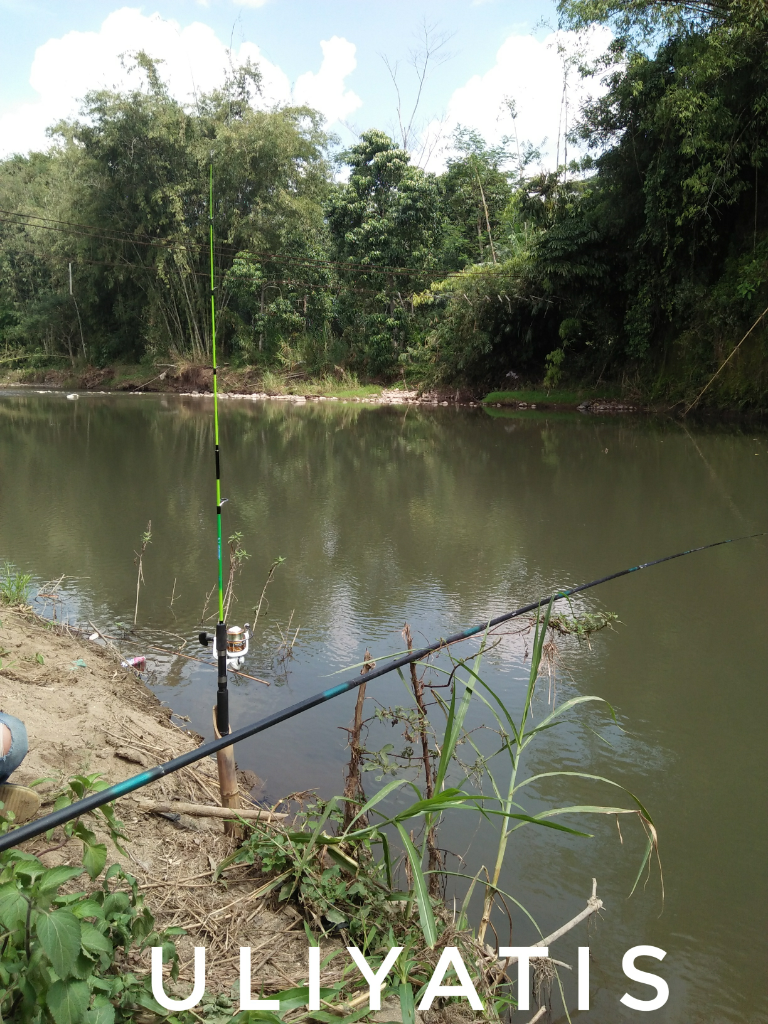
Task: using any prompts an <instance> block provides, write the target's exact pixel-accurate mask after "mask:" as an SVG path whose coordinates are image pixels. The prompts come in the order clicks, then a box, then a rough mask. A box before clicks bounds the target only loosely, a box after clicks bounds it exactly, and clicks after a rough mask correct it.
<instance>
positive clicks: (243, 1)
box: [235, 0, 267, 7]
mask: <svg viewBox="0 0 768 1024" xmlns="http://www.w3.org/2000/svg"><path fill="white" fill-rule="evenodd" d="M235 3H236V4H240V6H241V7H263V6H264V4H265V3H267V0H235Z"/></svg>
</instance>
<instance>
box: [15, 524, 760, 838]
mask: <svg viewBox="0 0 768 1024" xmlns="http://www.w3.org/2000/svg"><path fill="white" fill-rule="evenodd" d="M765 536H768V531H764V532H762V533H753V534H749V535H748V536H744V537H731V538H729V539H728V540H718V541H714V542H713V543H711V544H702V545H701V546H700V547H697V548H688V549H687V550H686V551H678V552H677V553H676V554H674V555H665V556H664V558H657V559H655V560H654V561H652V562H643V563H642V565H633V566H631V567H630V568H629V569H621V570H619V572H613V573H611V574H610V575H608V576H601V577H600V578H599V579H596V580H592V581H591V582H590V583H582V584H581V585H580V586H578V587H570V588H568V589H567V590H558V591H555V593H553V594H548V595H547V596H546V597H542V598H539V600H538V601H531V603H530V604H526V605H523V606H522V607H521V608H516V609H515V610H514V611H513V612H505V613H504V614H503V615H497V616H496V617H495V618H492V619H488V620H486V621H484V622H481V623H479V624H478V625H476V626H472V627H471V628H469V629H465V630H462V631H461V632H459V633H453V634H452V635H451V636H448V637H445V638H444V639H441V640H437V641H435V642H434V643H431V644H428V645H427V646H426V647H422V648H421V649H420V650H418V651H409V652H408V653H407V654H405V655H402V656H401V657H398V658H395V659H394V660H393V661H390V662H389V663H388V664H387V665H382V666H380V667H378V668H374V669H371V671H369V672H367V673H366V674H365V675H358V676H354V677H353V678H352V679H347V680H346V681H345V682H343V683H337V684H336V685H335V686H331V687H329V688H328V689H327V690H322V691H320V693H315V694H313V695H312V696H311V697H305V698H304V700H300V701H297V703H296V704H291V705H290V706H289V707H287V708H283V710H282V711H276V712H275V713H274V714H271V715H267V717H266V718H261V719H259V720H258V721H257V722H253V723H252V724H251V725H246V726H243V728H242V729H236V730H235V731H234V732H232V733H230V734H229V735H228V736H224V735H222V736H221V737H220V738H217V739H214V740H210V741H209V742H208V743H203V744H202V745H201V746H199V747H196V748H195V749H194V750H190V751H187V753H186V754H180V755H179V756H178V757H174V758H172V759H171V760H170V761H166V762H165V763H164V764H160V765H157V766H156V767H155V768H149V769H147V771H144V772H141V773H140V774H139V775H134V776H132V777H131V778H130V779H125V781H124V782H118V783H116V784H115V785H114V786H109V787H108V788H107V789H103V790H102V791H101V792H100V793H92V794H91V795H90V796H87V797H85V798H84V799H83V800H78V801H77V802H76V803H74V804H70V805H69V807H62V808H61V809H60V810H58V811H53V812H52V813H51V814H46V815H45V817H43V818H40V819H38V820H37V821H31V822H28V823H27V824H26V825H21V826H20V827H19V828H17V829H14V830H13V831H12V832H7V833H6V834H5V835H4V836H0V852H2V851H3V850H7V849H9V848H10V847H12V846H16V845H17V844H18V843H22V842H25V841H26V840H27V839H34V837H35V836H39V835H40V834H41V833H43V832H47V831H48V829H52V828H56V826H57V825H63V824H65V822H67V821H70V820H71V819H72V818H77V817H79V816H80V815H81V814H85V813H87V812H88V811H93V810H95V809H96V808H97V807H101V806H102V804H106V803H109V802H110V801H112V800H117V799H118V797H122V796H126V795H127V794H128V793H133V792H135V791H136V790H137V789H141V788H142V786H147V785H149V783H150V782H156V781H157V780H158V779H162V778H163V777H164V776H166V775H170V774H171V773H172V772H176V771H178V770H179V769H180V768H186V767H187V765H190V764H194V763H195V762H196V761H201V760H202V759H203V758H204V757H208V755H209V754H218V753H219V752H220V751H222V750H223V749H224V748H225V747H229V748H230V749H231V745H232V744H233V743H238V742H239V741H240V740H245V739H248V737H249V736H255V735H257V733H260V732H266V730H267V729H271V728H272V727H273V726H275V725H279V724H280V723H281V722H285V721H287V720H288V719H289V718H295V717H296V715H300V714H302V713H303V712H305V711H309V709H310V708H314V707H317V706H318V705H319V704H324V703H325V702H326V701H328V700H332V699H333V698H334V697H338V696H339V695H340V694H342V693H347V692H348V691H349V690H354V689H356V688H357V687H358V686H360V685H362V684H363V683H369V682H371V680H372V679H375V678H376V677H377V676H383V675H386V674H387V673H388V672H394V671H395V669H398V668H402V667H403V666H404V665H410V664H411V663H412V662H416V661H421V659H422V658H425V657H427V655H429V654H433V653H434V652H435V651H440V650H441V649H442V648H444V647H448V646H449V645H451V644H455V643H458V642H459V641H461V640H468V639H469V638H470V637H473V636H477V635H478V634H479V633H482V632H484V631H486V630H488V629H493V627H494V626H498V625H500V624H501V623H502V622H508V621H509V620H510V619H515V618H518V617H519V616H520V615H525V614H526V613H527V612H532V611H536V610H537V609H539V608H541V607H542V606H544V605H548V604H549V603H550V602H552V603H554V602H555V601H562V600H565V599H566V598H569V597H572V596H573V595H574V594H581V593H583V592H584V591H585V590H591V589H592V587H599V586H600V585H601V584H603V583H608V582H609V581H610V580H616V579H619V577H621V576H628V575H629V574H630V573H633V572H639V571H640V570H641V569H650V568H651V567H652V566H654V565H661V564H662V563H663V562H671V561H672V560H673V559H675V558H683V557H684V556H685V555H692V554H695V553H696V552H698V551H707V550H709V549H710V548H717V547H721V546H722V545H724V544H735V543H736V542H738V541H742V540H754V539H755V538H757V537H765ZM234 813H236V812H234Z"/></svg>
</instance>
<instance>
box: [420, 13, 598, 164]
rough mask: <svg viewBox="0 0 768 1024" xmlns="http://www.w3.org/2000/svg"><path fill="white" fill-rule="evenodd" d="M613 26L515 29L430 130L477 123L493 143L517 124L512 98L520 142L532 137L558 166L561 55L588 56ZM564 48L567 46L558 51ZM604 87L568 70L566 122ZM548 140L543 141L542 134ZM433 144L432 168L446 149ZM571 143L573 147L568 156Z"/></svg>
mask: <svg viewBox="0 0 768 1024" xmlns="http://www.w3.org/2000/svg"><path fill="white" fill-rule="evenodd" d="M611 38H612V37H611V32H610V30H609V29H607V28H604V27H598V28H596V29H594V30H593V31H591V32H590V33H588V34H585V35H582V36H577V34H576V33H574V32H553V33H551V34H550V35H548V36H547V37H546V38H544V39H542V40H537V39H536V38H535V37H534V36H532V35H511V36H509V37H508V38H507V39H506V40H505V41H504V43H502V45H501V47H500V48H499V51H498V53H497V55H496V63H495V64H494V66H493V67H492V68H491V69H490V70H489V71H487V72H486V73H485V74H483V75H473V76H472V78H470V79H469V81H468V82H466V84H465V85H463V86H461V87H460V88H458V89H456V90H455V92H454V93H453V95H452V96H451V98H450V100H449V101H448V107H447V111H446V117H445V120H444V122H443V123H442V125H439V124H438V123H437V122H434V123H433V124H432V125H430V126H429V129H428V130H429V131H431V132H432V133H433V135H434V133H435V132H436V131H438V130H439V131H441V132H442V133H443V135H444V137H447V136H449V135H450V133H451V132H452V131H453V129H454V128H455V127H456V126H457V125H464V126H466V127H470V128H473V129H474V130H475V131H477V132H479V133H480V135H482V136H483V138H484V139H485V140H486V142H489V143H498V142H499V141H500V140H501V137H502V136H503V135H514V127H513V123H512V120H511V118H510V116H509V113H508V111H507V109H506V106H505V100H506V99H507V98H511V99H513V100H514V102H515V106H516V109H517V123H516V126H515V127H516V128H517V136H518V139H519V141H520V144H521V146H522V144H523V143H524V142H527V141H530V142H532V143H533V144H534V145H535V146H541V150H542V164H543V165H544V166H545V167H552V168H553V167H554V165H555V160H556V156H557V140H558V134H560V136H561V143H560V160H561V161H562V159H563V143H562V134H563V132H564V130H565V123H564V121H565V118H564V109H563V105H562V99H563V73H564V72H563V61H564V59H565V60H566V62H567V59H568V55H569V54H571V55H574V54H576V53H577V52H578V53H581V54H582V55H583V56H584V57H587V58H589V57H595V56H597V55H598V54H601V53H603V52H604V51H605V50H606V48H607V46H608V43H609V42H610V40H611ZM559 51H564V52H559ZM600 91H601V86H600V84H599V82H597V81H595V80H591V79H590V80H584V79H582V78H580V76H579V73H578V69H577V67H575V66H571V68H570V70H569V72H568V124H569V127H571V126H572V125H573V123H574V121H575V119H576V115H577V112H578V109H579V106H580V105H581V103H582V102H583V101H584V99H585V98H586V97H587V95H590V94H591V95H597V94H598V93H599V92H600ZM545 138H546V140H547V141H546V143H544V144H543V145H542V143H543V142H544V139H545ZM438 149H439V147H438V148H436V149H435V151H434V152H433V155H432V157H431V159H430V163H429V166H430V169H432V170H439V169H440V168H441V167H442V166H444V161H445V156H446V153H445V150H444V149H443V151H438ZM571 153H572V148H571V149H570V150H569V159H570V156H571Z"/></svg>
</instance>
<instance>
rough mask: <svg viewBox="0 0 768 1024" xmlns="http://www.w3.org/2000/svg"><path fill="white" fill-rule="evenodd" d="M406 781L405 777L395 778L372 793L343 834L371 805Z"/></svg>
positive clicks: (347, 831) (348, 830)
mask: <svg viewBox="0 0 768 1024" xmlns="http://www.w3.org/2000/svg"><path fill="white" fill-rule="evenodd" d="M406 781H407V780H406V779H395V780H394V782H388V783H387V784H386V786H382V787H381V789H380V790H379V791H378V793H374V795H373V796H372V797H371V799H370V800H368V801H367V803H365V804H363V806H362V807H361V808H360V810H359V811H358V812H357V814H356V815H355V816H354V818H353V819H352V821H351V822H350V823H349V828H348V829H347V830H346V832H345V833H344V835H348V834H349V832H350V830H351V828H352V826H353V825H354V823H355V822H356V821H357V819H358V818H361V817H362V816H363V815H364V814H367V813H368V811H370V810H371V808H372V807H375V806H376V804H377V803H378V802H379V801H380V800H383V799H384V797H385V796H389V794H390V793H391V792H392V790H393V789H397V788H398V786H404V785H405V783H406Z"/></svg>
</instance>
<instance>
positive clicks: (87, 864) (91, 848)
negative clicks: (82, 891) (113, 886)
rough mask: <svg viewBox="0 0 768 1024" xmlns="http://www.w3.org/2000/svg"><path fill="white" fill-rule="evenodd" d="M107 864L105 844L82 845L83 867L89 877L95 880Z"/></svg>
mask: <svg viewBox="0 0 768 1024" xmlns="http://www.w3.org/2000/svg"><path fill="white" fill-rule="evenodd" d="M106 863H107V847H106V844H105V843H94V844H92V845H91V844H84V850H83V867H84V868H85V870H86V871H87V872H88V874H89V875H90V876H91V878H97V877H98V876H99V875H100V874H101V872H102V871H103V870H104V865H105V864H106Z"/></svg>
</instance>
